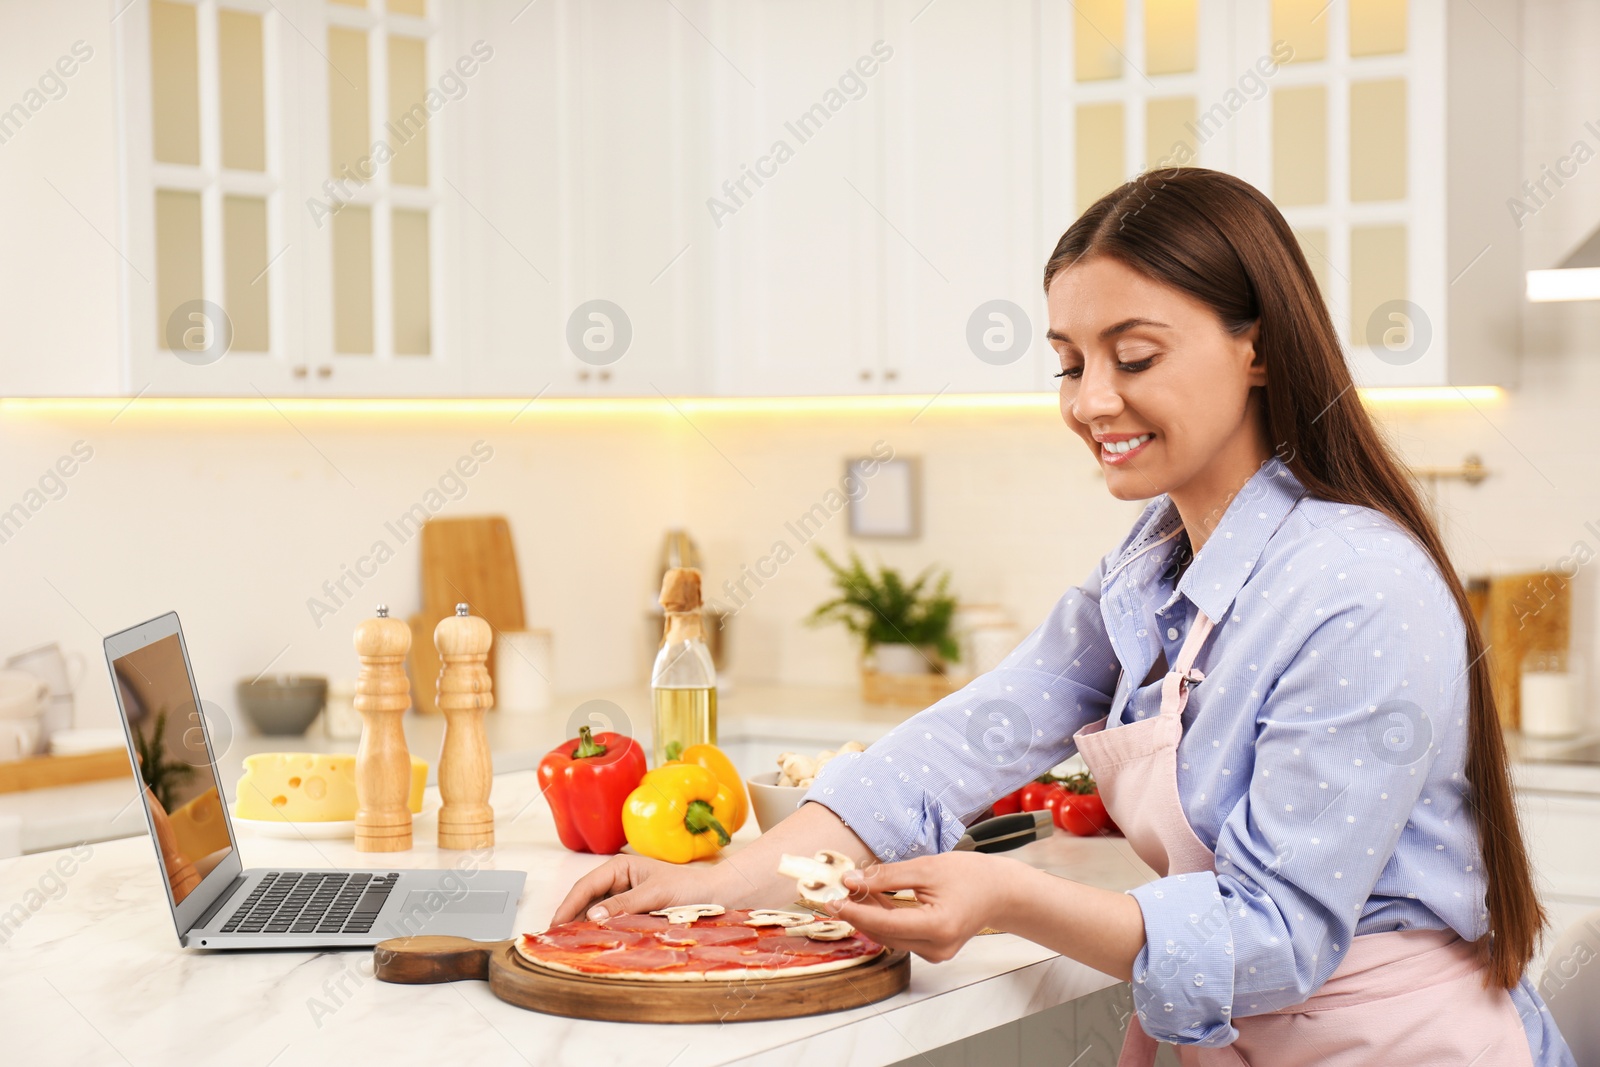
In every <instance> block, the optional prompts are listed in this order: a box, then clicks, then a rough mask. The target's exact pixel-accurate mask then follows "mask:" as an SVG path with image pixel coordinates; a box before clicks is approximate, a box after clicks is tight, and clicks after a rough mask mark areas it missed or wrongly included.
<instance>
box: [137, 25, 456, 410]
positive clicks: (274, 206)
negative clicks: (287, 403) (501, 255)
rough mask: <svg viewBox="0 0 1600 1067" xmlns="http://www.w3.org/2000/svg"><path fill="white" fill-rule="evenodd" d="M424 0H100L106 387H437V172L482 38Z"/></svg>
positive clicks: (341, 392)
mask: <svg viewBox="0 0 1600 1067" xmlns="http://www.w3.org/2000/svg"><path fill="white" fill-rule="evenodd" d="M425 10H426V7H425V6H424V5H389V6H388V7H387V8H385V9H382V10H380V9H378V8H377V7H376V6H374V7H372V8H367V7H363V6H362V5H360V4H348V3H328V2H324V0H286V2H285V3H283V4H281V5H273V4H264V3H256V2H254V0H198V2H195V3H181V2H176V0H171V2H168V0H153V2H152V3H150V4H147V5H138V6H137V8H134V9H130V10H129V12H128V15H127V17H126V18H124V19H119V20H117V26H116V34H115V35H116V50H117V56H118V60H119V64H120V71H121V74H120V85H119V89H120V91H119V92H118V94H117V105H118V117H119V123H120V127H121V134H122V156H123V174H122V180H123V196H122V229H121V233H122V237H123V240H124V242H125V245H126V248H127V252H128V254H127V257H126V264H125V270H124V285H123V318H124V338H123V349H124V353H125V357H126V361H125V386H126V391H127V392H129V393H134V394H140V393H150V394H152V395H202V396H205V395H211V396H215V395H224V396H228V395H232V396H252V395H257V394H260V395H266V396H299V395H310V396H373V395H397V396H408V395H432V394H445V395H449V394H451V393H453V392H456V391H458V388H459V383H460V379H461V344H460V339H459V330H458V325H457V318H458V309H457V301H456V300H455V293H456V291H457V287H456V286H455V284H454V279H455V277H456V276H457V275H458V273H459V272H458V270H457V263H458V260H459V256H460V252H459V250H458V247H457V237H456V235H457V234H458V233H459V231H460V217H459V216H460V212H461V210H462V208H461V205H460V204H458V203H457V202H456V201H455V200H453V199H451V198H450V197H449V196H448V195H447V194H448V192H449V188H450V186H449V182H448V178H449V176H450V173H451V172H453V171H456V170H457V169H458V168H460V167H462V166H464V165H466V164H470V152H469V151H467V149H466V146H465V143H464V142H463V140H462V138H461V136H460V131H459V128H458V127H459V123H458V119H459V117H460V103H459V102H460V99H461V97H462V95H463V94H465V93H467V92H470V89H471V83H472V79H473V77H474V76H475V75H476V74H477V73H478V70H479V67H480V66H481V62H482V59H483V56H482V55H480V54H479V53H478V52H476V51H475V50H474V48H473V44H472V42H469V41H468V40H466V39H464V37H463V35H462V33H461V19H460V18H459V17H458V16H459V12H458V11H457V10H456V9H454V8H449V7H446V6H444V5H435V6H434V11H433V13H432V16H431V17H430V16H428V15H425V14H422V12H424V11H425ZM413 12H414V13H413ZM141 263H142V264H145V265H146V266H145V268H144V269H142V270H141V269H140V268H139V266H138V265H139V264H141ZM230 333H231V342H225V341H224V340H223V339H224V338H226V337H228V336H229V335H230ZM189 338H194V339H195V341H194V343H192V344H191V343H190V342H189Z"/></svg>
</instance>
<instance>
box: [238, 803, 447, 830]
mask: <svg viewBox="0 0 1600 1067" xmlns="http://www.w3.org/2000/svg"><path fill="white" fill-rule="evenodd" d="M442 806H443V804H442V801H440V800H439V798H438V797H436V796H430V795H427V794H424V795H423V797H422V811H420V812H417V813H414V814H413V815H412V821H413V822H415V821H416V820H417V819H420V818H422V817H423V816H424V815H432V814H433V813H434V812H436V811H438V810H439V808H440V807H442ZM233 825H235V826H237V827H239V829H241V830H244V831H246V832H247V833H250V834H254V835H255V836H257V837H281V838H286V839H288V840H291V841H304V840H310V841H333V840H338V839H340V838H354V837H355V836H356V821H355V820H354V819H329V820H326V821H317V822H290V821H289V820H288V819H245V818H241V817H240V815H239V807H238V805H237V804H235V805H234V809H233Z"/></svg>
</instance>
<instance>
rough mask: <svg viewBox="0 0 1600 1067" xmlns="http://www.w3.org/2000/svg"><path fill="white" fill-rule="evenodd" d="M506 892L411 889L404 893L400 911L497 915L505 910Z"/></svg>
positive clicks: (433, 913) (408, 912) (429, 913)
mask: <svg viewBox="0 0 1600 1067" xmlns="http://www.w3.org/2000/svg"><path fill="white" fill-rule="evenodd" d="M506 896H507V894H506V893H504V892H502V891H500V890H491V889H480V890H472V891H468V892H465V893H455V894H449V893H446V892H444V891H443V890H439V889H413V890H412V891H411V892H410V893H408V894H407V895H406V900H405V904H403V905H402V906H401V909H400V910H401V912H402V913H404V914H412V913H414V912H421V913H423V914H428V915H498V914H500V913H501V912H503V911H505V910H506Z"/></svg>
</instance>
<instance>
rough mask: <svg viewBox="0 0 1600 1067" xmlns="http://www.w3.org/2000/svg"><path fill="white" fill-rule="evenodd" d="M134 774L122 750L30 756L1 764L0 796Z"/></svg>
mask: <svg viewBox="0 0 1600 1067" xmlns="http://www.w3.org/2000/svg"><path fill="white" fill-rule="evenodd" d="M132 773H133V772H132V770H131V768H130V765H129V763H128V753H127V750H126V749H121V748H108V749H103V750H101V751H99V752H84V753H80V754H79V755H75V756H30V757H29V758H27V759H20V760H11V761H9V762H5V763H0V793H21V792H24V791H26V790H29V789H51V788H54V787H55V786H58V785H77V784H78V783H80V782H98V781H102V780H105V779H108V778H125V777H128V776H129V775H131V774H132Z"/></svg>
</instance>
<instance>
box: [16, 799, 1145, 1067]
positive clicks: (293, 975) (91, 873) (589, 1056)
mask: <svg viewBox="0 0 1600 1067" xmlns="http://www.w3.org/2000/svg"><path fill="white" fill-rule="evenodd" d="M492 801H493V803H494V805H495V809H496V813H497V844H496V847H495V851H494V854H493V856H492V858H491V859H490V860H489V861H488V862H487V863H486V864H485V866H490V867H498V868H502V869H519V870H526V871H527V872H528V882H527V887H526V889H525V890H524V893H523V897H522V900H521V903H520V906H519V908H518V925H519V927H520V928H521V929H526V930H538V929H542V928H544V926H545V925H546V924H547V923H548V920H549V917H550V914H551V912H552V911H553V910H554V908H555V906H556V903H557V902H558V901H559V900H560V898H561V896H562V895H564V894H565V892H566V890H567V888H568V887H569V886H570V885H571V883H572V882H573V881H574V880H575V879H576V878H578V877H579V876H580V875H581V874H582V873H583V872H584V871H586V870H588V869H589V868H590V867H591V866H593V865H594V864H596V863H597V862H599V859H598V858H597V857H593V856H586V855H580V854H576V853H571V852H567V851H566V850H565V849H563V848H562V847H561V846H560V845H559V844H558V843H557V841H556V837H555V828H554V825H553V823H552V822H551V819H550V814H549V809H548V807H547V806H546V805H545V803H544V802H543V800H542V799H540V797H539V796H538V792H537V783H536V781H535V778H534V775H533V774H531V773H529V772H526V771H523V772H516V773H511V774H505V775H501V776H498V777H497V778H496V779H495V785H494V794H493V797H492ZM435 829H436V826H435V824H434V822H433V820H432V819H431V817H428V816H423V817H420V818H419V819H418V823H417V834H416V840H417V847H416V848H415V849H413V850H412V851H410V852H405V853H397V854H391V855H388V856H384V857H382V858H381V859H382V861H383V862H386V863H390V864H392V865H394V866H397V867H402V868H403V867H448V866H450V865H451V864H452V863H459V862H461V857H463V856H464V855H466V854H464V853H451V852H439V851H437V850H436V849H435V848H434V847H433V846H432V844H431V841H432V838H433V834H434V831H435ZM754 836H755V828H754V825H753V823H752V824H747V825H746V826H745V827H744V828H743V829H742V830H741V831H740V832H739V833H738V834H737V835H735V839H734V844H733V845H732V846H730V847H732V848H738V847H740V846H741V843H742V842H745V841H748V840H750V839H751V838H753V837H754ZM240 848H241V851H242V853H243V860H244V863H245V865H246V866H247V867H252V866H253V867H262V866H286V867H294V866H340V867H371V866H374V865H375V864H376V863H377V862H378V861H379V857H376V856H374V855H372V854H370V853H357V852H356V851H355V850H354V847H353V845H352V843H351V842H349V841H317V842H307V841H284V840H273V839H265V838H256V837H242V838H241V840H240ZM1012 855H1013V856H1016V857H1017V858H1019V859H1023V860H1025V861H1027V862H1029V863H1031V864H1033V865H1034V866H1037V867H1040V868H1042V869H1046V870H1050V871H1052V872H1054V873H1057V874H1061V875H1064V876H1070V877H1073V878H1075V879H1077V880H1079V881H1083V882H1087V883H1089V884H1093V885H1098V886H1102V887H1105V888H1109V889H1127V888H1131V887H1133V886H1135V885H1138V884H1140V883H1142V882H1143V881H1145V880H1147V879H1148V878H1149V877H1151V875H1150V872H1149V870H1148V868H1146V867H1144V866H1143V865H1142V864H1141V863H1140V862H1139V861H1138V860H1137V858H1135V857H1134V856H1133V853H1132V851H1131V850H1130V849H1129V848H1128V846H1127V844H1126V842H1124V841H1122V840H1121V839H1081V838H1073V837H1069V836H1065V835H1060V836H1056V837H1052V838H1050V839H1048V840H1045V841H1040V842H1036V843H1034V844H1032V845H1028V846H1025V847H1024V848H1022V849H1019V850H1017V851H1016V852H1013V853H1012ZM63 859H72V860H73V862H72V863H71V864H70V866H71V873H70V874H64V875H63V874H59V873H57V872H58V871H59V870H60V869H61V868H58V867H57V866H56V865H57V864H58V863H60V862H61V861H62V860H63ZM772 903H773V904H774V905H778V904H783V903H786V902H784V901H773V902H772ZM0 958H3V960H4V966H3V968H0V1004H3V1005H4V1006H5V1007H4V1018H5V1020H6V1024H5V1027H4V1030H5V1033H4V1036H3V1041H4V1047H5V1056H4V1058H5V1060H6V1062H11V1063H51V1064H57V1065H65V1064H106V1063H116V1062H119V1060H120V1061H121V1062H126V1063H129V1064H134V1065H140V1067H142V1065H145V1064H152V1065H154V1064H170V1063H182V1064H185V1065H188V1064H203V1063H219V1064H220V1063H226V1064H231V1065H261V1067H265V1065H268V1064H273V1065H278V1067H285V1065H290V1064H308V1063H319V1064H320V1063H337V1062H349V1063H359V1064H366V1063H373V1062H381V1063H397V1064H402V1063H403V1064H409V1063H439V1062H454V1063H472V1064H474V1065H475V1067H476V1065H485V1067H487V1065H495V1064H574V1065H584V1067H588V1065H591V1064H595V1063H606V1064H620V1065H628V1064H638V1065H641V1067H665V1065H667V1064H671V1065H672V1067H689V1065H692V1064H726V1063H749V1064H757V1063H759V1064H774V1065H780V1064H801V1063H808V1064H815V1063H819V1062H822V1063H828V1064H829V1065H830V1067H833V1065H839V1067H845V1065H879V1064H889V1063H893V1062H895V1061H898V1060H902V1059H906V1058H910V1057H915V1056H917V1055H919V1054H920V1053H924V1052H926V1051H928V1050H929V1049H932V1048H935V1047H938V1046H940V1045H945V1044H948V1043H950V1042H953V1041H958V1040H960V1039H962V1038H966V1037H969V1036H971V1035H973V1034H977V1033H980V1032H982V1031H984V1030H988V1029H990V1028H992V1027H996V1026H999V1025H1001V1024H1003V1023H1008V1022H1011V1021H1014V1020H1017V1019H1020V1018H1023V1017H1025V1016H1028V1015H1031V1014H1034V1013H1037V1012H1040V1011H1043V1010H1045V1009H1048V1008H1051V1007H1054V1006H1056V1005H1059V1004H1063V1003H1066V1002H1068V1001H1072V1000H1075V999H1077V998H1079V997H1082V996H1084V995H1086V994H1088V993H1091V992H1093V991H1095V990H1098V989H1101V988H1104V987H1106V986H1108V985H1111V984H1113V981H1112V979H1111V978H1109V977H1108V976H1106V975H1103V974H1100V973H1098V972H1096V971H1093V970H1091V969H1089V968H1087V967H1084V966H1083V965H1081V964H1078V963H1076V962H1074V961H1072V960H1069V959H1066V958H1064V957H1061V956H1058V955H1056V954H1054V953H1051V952H1049V951H1048V950H1046V949H1044V948H1041V947H1039V946H1037V945H1034V944H1032V943H1030V942H1028V941H1025V940H1022V939H1021V938H1017V937H1013V936H1011V935H1009V934H995V935H985V936H982V937H978V938H975V939H974V940H973V941H972V942H971V943H970V944H969V945H968V946H967V947H966V948H965V949H963V950H962V952H961V953H960V955H959V956H958V957H957V958H956V959H954V960H951V961H949V962H947V963H942V964H937V965H935V964H929V963H926V962H924V961H922V960H919V959H913V961H912V971H911V987H910V989H909V990H907V991H906V992H905V993H902V994H900V995H898V996H896V997H893V998H891V999H889V1000H886V1001H882V1002H879V1003H877V1004H874V1005H870V1006H868V1007H864V1008H860V1009H856V1010H853V1011H844V1012H834V1013H830V1014H826V1015H819V1016H812V1017H808V1018H802V1019H788V1020H780V1021H770V1022H747V1023H724V1024H719V1025H686V1026H665V1025H642V1024H626V1023H599V1022H587V1021H577V1020H571V1019H564V1018H560V1017H556V1016H549V1015H541V1014H539V1013H537V1012H530V1011H525V1010H523V1009H520V1008H516V1007H513V1006H511V1005H509V1004H505V1003H502V1002H501V1001H499V1000H497V999H495V998H494V997H493V996H492V995H491V994H490V992H489V989H488V986H487V985H486V984H484V983H480V982H470V983H457V984H453V985H445V986H400V985H388V984H385V983H382V982H378V981H376V980H375V979H373V978H372V976H371V959H372V957H371V953H370V951H361V950H352V951H348V952H317V953H314V952H305V951H295V950H281V951H273V952H226V953H224V952H202V951H186V950H183V949H181V948H179V946H178V942H177V935H176V933H175V931H174V930H173V927H172V922H171V918H170V913H169V911H168V909H167V907H166V904H165V900H164V897H163V894H162V889H161V886H160V883H159V881H158V870H157V863H156V859H155V855H154V853H153V851H152V849H151V846H150V844H149V841H148V838H146V837H143V836H140V837H135V838H127V839H123V840H116V841H109V842H102V843H99V844H89V845H82V846H79V847H78V849H77V851H76V853H73V852H46V853H37V854H34V855H29V856H24V857H21V858H18V859H13V860H6V861H0Z"/></svg>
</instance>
